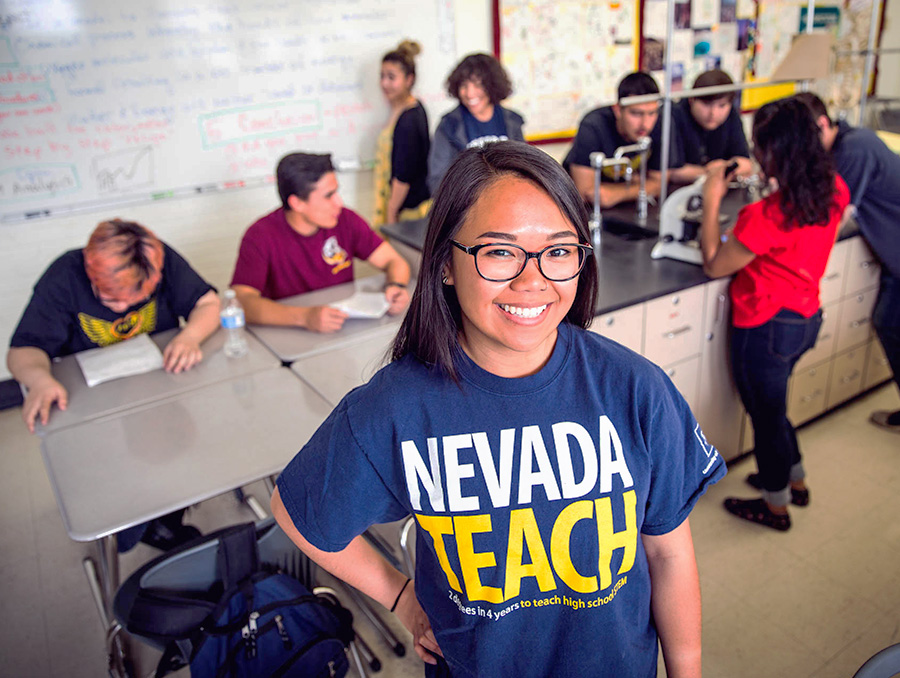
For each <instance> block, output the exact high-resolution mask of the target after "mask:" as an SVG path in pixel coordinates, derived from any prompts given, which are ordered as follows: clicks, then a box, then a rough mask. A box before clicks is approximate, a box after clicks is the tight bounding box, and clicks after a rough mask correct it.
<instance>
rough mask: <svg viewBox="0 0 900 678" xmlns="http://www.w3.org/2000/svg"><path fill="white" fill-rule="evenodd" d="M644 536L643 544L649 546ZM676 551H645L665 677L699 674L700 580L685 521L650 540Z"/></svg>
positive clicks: (690, 676) (679, 677) (688, 529)
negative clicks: (673, 546)
mask: <svg viewBox="0 0 900 678" xmlns="http://www.w3.org/2000/svg"><path fill="white" fill-rule="evenodd" d="M647 539H648V538H647V537H644V543H645V545H647V544H648V542H647ZM650 539H656V540H664V541H667V542H668V543H669V544H674V545H675V548H668V547H666V548H664V549H660V550H658V551H656V550H654V549H653V548H652V547H651V548H648V549H647V551H648V552H647V562H648V566H649V569H650V586H651V594H650V606H651V608H652V611H653V619H654V622H655V623H656V629H657V632H658V633H659V640H660V645H661V646H662V651H663V658H664V659H665V663H666V675H667V676H668V677H669V678H699V677H700V675H701V604H700V579H699V576H698V574H697V562H696V559H695V557H694V548H693V542H692V541H691V536H690V528H689V527H688V523H687V521H685V522H684V523H683V524H682V525H681V526H679V527H677V528H676V529H675V530H674V531H673V532H672V533H670V534H668V535H661V536H659V537H651V538H650Z"/></svg>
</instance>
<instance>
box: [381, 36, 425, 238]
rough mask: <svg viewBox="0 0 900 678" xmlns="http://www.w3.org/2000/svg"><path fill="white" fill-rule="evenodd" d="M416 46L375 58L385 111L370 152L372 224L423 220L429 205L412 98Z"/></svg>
mask: <svg viewBox="0 0 900 678" xmlns="http://www.w3.org/2000/svg"><path fill="white" fill-rule="evenodd" d="M421 51H422V48H421V47H420V46H419V44H418V43H417V42H412V41H411V40H404V41H403V42H401V43H400V44H399V45H398V46H397V48H396V49H395V50H393V51H391V52H388V53H387V54H385V55H384V57H383V58H382V60H381V91H382V92H383V93H384V96H385V99H387V102H388V104H389V105H390V107H391V115H390V118H389V119H388V124H387V125H386V126H385V128H384V129H383V130H382V131H381V134H379V135H378V145H377V148H376V151H375V213H374V216H373V219H372V225H373V226H376V227H377V226H381V225H383V224H392V223H395V222H397V221H402V220H405V219H418V218H419V217H423V216H425V214H426V213H427V211H428V207H429V206H430V204H431V201H430V200H429V198H430V194H429V192H428V186H427V184H426V183H425V178H426V174H427V172H428V149H429V146H430V143H429V139H428V116H427V114H426V113H425V108H424V107H423V106H422V102H420V101H418V100H417V99H416V98H415V97H414V96H413V95H412V88H413V85H414V84H415V82H416V62H415V57H416V55H417V54H419V52H421Z"/></svg>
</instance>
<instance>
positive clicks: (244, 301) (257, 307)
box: [237, 292, 308, 327]
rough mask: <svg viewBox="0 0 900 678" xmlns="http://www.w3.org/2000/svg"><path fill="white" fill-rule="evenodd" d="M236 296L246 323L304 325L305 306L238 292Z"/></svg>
mask: <svg viewBox="0 0 900 678" xmlns="http://www.w3.org/2000/svg"><path fill="white" fill-rule="evenodd" d="M237 296H238V301H239V302H240V304H241V306H243V307H244V318H245V319H246V320H247V322H248V323H254V324H255V325H280V326H290V327H306V316H307V311H308V309H307V308H306V307H303V306H288V305H287V304H281V303H279V302H277V301H272V300H271V299H266V298H265V297H262V296H259V295H242V294H241V293H240V292H239V293H238V295H237Z"/></svg>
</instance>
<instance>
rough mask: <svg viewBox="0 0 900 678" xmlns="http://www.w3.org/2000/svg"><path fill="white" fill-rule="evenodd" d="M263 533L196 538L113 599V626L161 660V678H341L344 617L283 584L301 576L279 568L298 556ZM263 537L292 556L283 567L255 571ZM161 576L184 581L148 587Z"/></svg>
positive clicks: (347, 623)
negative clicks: (172, 675) (184, 677)
mask: <svg viewBox="0 0 900 678" xmlns="http://www.w3.org/2000/svg"><path fill="white" fill-rule="evenodd" d="M263 529H264V531H263V532H260V534H259V535H258V534H257V529H256V526H255V525H254V524H253V523H246V524H243V525H237V526H234V527H229V528H225V529H224V530H220V531H219V532H216V533H213V534H210V535H207V536H205V537H201V538H199V539H197V540H195V541H193V542H191V543H188V544H185V545H184V546H182V547H180V548H178V549H175V550H173V551H170V552H169V553H166V554H164V555H162V556H160V557H159V558H156V559H155V560H153V561H151V562H149V563H147V564H146V565H144V566H143V567H142V568H141V569H140V570H138V571H137V572H135V573H134V574H133V575H132V576H131V577H130V578H129V579H128V581H127V582H126V583H125V584H123V586H122V587H121V588H120V589H119V592H118V593H117V595H116V599H115V603H114V610H115V615H116V618H117V619H118V620H119V622H120V623H121V624H122V626H123V627H124V628H125V630H126V631H128V632H129V633H130V634H132V635H134V636H138V637H141V638H142V639H143V640H145V641H146V642H148V643H149V644H151V645H154V646H156V647H157V648H160V649H162V650H163V656H162V659H160V662H159V665H158V666H157V671H156V676H157V678H161V677H162V676H164V675H166V674H167V673H169V672H171V671H175V670H178V669H180V668H183V667H184V666H187V665H190V667H191V676H192V678H213V677H215V678H226V677H228V678H243V677H245V676H246V677H248V678H249V677H251V676H252V677H257V676H259V677H263V676H273V677H274V676H310V677H317V676H323V677H325V676H328V677H332V676H337V677H338V678H340V677H342V676H344V675H345V674H346V673H347V670H348V661H347V655H346V652H345V650H346V648H347V646H348V645H349V643H350V641H352V640H353V637H354V635H353V629H352V623H353V618H352V616H351V614H350V612H349V611H348V610H346V609H345V608H343V607H342V606H341V605H340V604H339V603H338V602H337V600H336V599H335V598H334V597H333V596H329V595H327V594H321V595H313V594H312V593H310V591H309V589H308V588H307V586H308V585H310V584H311V582H309V581H307V582H306V584H304V583H303V582H301V581H299V580H298V579H297V578H295V577H293V576H289V575H288V574H286V573H285V572H284V571H283V570H284V569H299V568H285V567H284V565H285V564H286V563H288V562H291V561H290V560H289V559H293V562H294V563H296V562H298V558H297V556H298V553H297V552H296V549H295V547H293V546H292V545H291V544H290V542H288V541H287V537H286V536H284V533H283V532H281V530H280V528H279V527H278V526H277V525H274V524H269V525H268V526H266V527H265V528H263ZM269 530H277V531H278V533H274V534H270V533H269V532H268V531H269ZM279 533H280V534H279ZM267 536H268V537H272V536H274V537H275V539H276V540H281V541H282V542H284V544H285V545H286V548H287V549H290V551H288V552H287V554H285V560H284V561H283V562H282V563H281V565H282V566H281V567H279V563H260V558H259V552H258V547H257V539H265V538H266V537H267ZM301 557H302V556H301ZM302 558H305V557H302ZM167 567H168V568H170V573H171V572H173V571H174V572H175V574H170V576H171V577H172V578H174V579H175V580H178V579H181V580H182V581H175V582H170V583H169V584H168V585H163V586H156V585H154V578H155V579H156V580H159V579H160V577H159V576H156V577H154V575H156V573H159V572H161V571H165V568H167ZM213 572H214V576H210V575H211V574H213ZM294 574H297V573H296V572H295V573H294ZM162 579H165V576H164V577H162Z"/></svg>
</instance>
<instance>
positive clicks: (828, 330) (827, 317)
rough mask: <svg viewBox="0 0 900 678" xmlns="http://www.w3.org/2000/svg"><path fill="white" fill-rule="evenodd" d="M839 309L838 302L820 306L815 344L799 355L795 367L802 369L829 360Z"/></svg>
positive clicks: (835, 337) (832, 349)
mask: <svg viewBox="0 0 900 678" xmlns="http://www.w3.org/2000/svg"><path fill="white" fill-rule="evenodd" d="M840 310H841V305H840V302H834V303H831V304H829V305H828V306H823V307H822V327H821V328H820V329H819V336H818V337H816V345H815V346H813V347H812V348H811V349H809V350H808V351H807V352H806V353H804V354H803V355H802V356H801V357H800V360H798V361H797V366H796V369H798V370H802V369H804V368H806V367H812V366H813V365H816V364H817V363H821V362H825V361H826V360H830V359H831V357H832V356H833V355H834V347H835V341H836V340H837V327H838V317H839V316H840Z"/></svg>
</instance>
